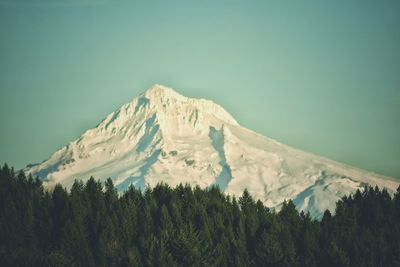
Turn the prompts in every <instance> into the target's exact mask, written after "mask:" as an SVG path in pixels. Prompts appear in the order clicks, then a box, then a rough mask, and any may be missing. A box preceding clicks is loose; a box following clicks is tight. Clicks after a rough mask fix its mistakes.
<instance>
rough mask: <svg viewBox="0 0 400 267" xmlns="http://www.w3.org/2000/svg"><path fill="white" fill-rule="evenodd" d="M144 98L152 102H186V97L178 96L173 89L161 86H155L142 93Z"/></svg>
mask: <svg viewBox="0 0 400 267" xmlns="http://www.w3.org/2000/svg"><path fill="white" fill-rule="evenodd" d="M144 96H145V97H146V98H148V99H150V100H153V101H156V100H158V101H168V99H176V100H180V101H185V100H187V97H185V96H183V95H181V94H179V93H178V92H176V91H175V90H174V89H172V88H169V87H166V86H164V85H161V84H155V85H153V86H151V87H150V88H149V89H147V91H146V92H144Z"/></svg>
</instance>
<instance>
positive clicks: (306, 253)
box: [0, 165, 400, 267]
mask: <svg viewBox="0 0 400 267" xmlns="http://www.w3.org/2000/svg"><path fill="white" fill-rule="evenodd" d="M0 266H327V267H329V266H400V187H399V188H398V189H397V192H396V193H395V194H394V196H391V195H390V194H389V193H388V192H387V191H386V190H385V189H383V190H380V189H379V188H377V187H375V188H372V187H365V189H364V190H363V191H360V190H357V191H356V192H355V193H354V194H353V195H351V196H345V197H343V198H342V199H341V200H340V201H338V202H337V205H336V211H335V215H332V214H331V213H330V212H329V211H326V212H325V213H324V216H323V218H322V220H321V221H317V220H313V219H311V218H310V216H309V214H306V213H304V212H300V213H299V212H298V211H297V210H296V208H295V205H294V204H293V202H292V201H287V202H285V203H284V204H283V206H282V209H281V210H280V211H279V212H275V211H274V210H270V209H268V208H267V207H265V206H264V205H263V203H262V202H261V201H255V200H254V199H253V198H252V197H251V195H250V194H249V192H248V191H247V190H245V191H244V192H243V194H242V196H241V197H239V198H238V199H236V198H235V197H230V196H227V195H225V194H223V193H221V191H220V190H219V189H218V188H216V187H212V188H208V189H200V188H199V187H194V188H192V187H190V186H189V185H178V186H177V187H175V188H171V187H169V186H168V185H166V184H159V185H157V186H156V187H154V188H152V189H150V188H148V189H146V191H145V192H141V191H140V190H137V189H135V188H134V187H133V186H131V187H129V189H128V190H127V191H126V192H124V193H123V194H122V195H119V194H118V193H117V191H116V189H115V188H114V185H113V182H112V180H111V179H108V180H107V181H106V182H105V184H104V185H103V184H102V183H100V182H98V181H96V180H95V179H93V178H90V179H89V180H88V181H87V182H86V183H83V182H82V181H75V183H74V184H73V186H72V188H71V190H70V191H69V192H68V191H66V190H65V189H64V188H63V187H62V186H61V185H56V186H55V187H54V190H53V191H52V192H49V191H46V190H44V188H43V186H42V183H41V182H40V181H39V180H38V179H34V178H32V176H28V177H26V176H25V175H24V173H23V172H20V173H18V174H16V173H15V172H14V170H13V169H12V168H9V167H8V166H7V165H4V166H3V167H2V168H0Z"/></svg>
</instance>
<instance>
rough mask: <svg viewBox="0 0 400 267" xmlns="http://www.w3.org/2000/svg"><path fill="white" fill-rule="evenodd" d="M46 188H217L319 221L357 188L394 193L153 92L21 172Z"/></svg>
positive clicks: (382, 181) (366, 175)
mask: <svg viewBox="0 0 400 267" xmlns="http://www.w3.org/2000/svg"><path fill="white" fill-rule="evenodd" d="M24 170H25V172H27V173H31V174H32V175H36V176H38V177H39V178H41V179H42V180H43V181H44V185H45V186H47V187H51V186H54V185H55V184H56V183H61V184H62V185H64V186H66V187H67V188H70V187H71V186H72V184H73V182H74V179H82V180H87V179H88V178H89V177H90V176H94V177H95V178H97V179H100V180H101V181H104V180H105V179H107V178H108V177H111V178H112V179H113V181H114V184H115V185H116V187H117V189H118V190H119V191H124V190H126V189H127V188H128V187H129V186H130V185H134V186H135V187H138V188H141V189H143V188H145V186H147V185H149V186H155V185H156V184H157V183H159V182H166V183H168V184H170V185H171V186H175V185H177V184H179V183H189V184H191V185H199V186H200V187H207V186H211V185H218V186H219V187H220V188H221V190H223V191H224V192H226V193H228V194H231V195H236V196H239V195H241V194H242V192H243V190H244V189H245V188H247V189H248V191H249V192H250V193H251V194H252V195H253V196H254V197H255V198H257V199H260V200H261V201H263V202H264V203H265V204H266V205H267V206H269V207H275V208H279V207H280V205H281V204H282V202H283V201H284V200H286V199H293V201H294V203H295V204H296V206H297V207H298V208H299V209H300V210H305V211H309V212H310V213H311V216H313V217H316V218H319V217H321V215H322V214H323V212H324V211H325V209H330V210H331V211H333V210H334V208H335V202H336V201H337V200H338V199H339V198H341V197H342V196H343V195H346V194H350V193H352V192H354V191H355V190H356V189H358V188H362V187H363V186H364V185H372V186H375V185H378V186H379V187H381V188H383V187H386V188H387V189H388V191H389V192H394V191H395V190H396V188H397V186H398V185H399V183H398V182H396V181H395V180H393V179H390V178H388V177H384V176H381V175H378V174H375V173H370V172H366V171H363V170H360V169H357V168H353V167H350V166H347V165H344V164H341V163H337V162H334V161H331V160H328V159H325V158H322V157H319V156H316V155H313V154H310V153H306V152H303V151H300V150H297V149H294V148H292V147H289V146H286V145H284V144H281V143H279V142H277V141H275V140H272V139H269V138H267V137H264V136H262V135H260V134H257V133H255V132H253V131H251V130H248V129H246V128H244V127H241V126H240V125H239V124H238V123H237V122H236V120H235V119H234V118H233V117H232V116H231V115H230V114H229V113H228V112H226V111H225V110H224V109H223V108H222V107H221V106H219V105H217V104H215V103H214V102H212V101H209V100H205V99H194V98H188V97H185V96H182V95H180V94H179V93H177V92H176V91H174V90H173V89H171V88H168V87H165V86H162V85H154V86H152V87H151V88H150V89H148V90H147V91H146V92H144V93H143V94H141V95H139V96H138V97H136V98H134V99H133V100H132V101H131V102H130V103H128V104H125V105H123V106H122V107H121V108H119V109H118V110H116V111H114V112H113V113H111V114H110V115H108V116H107V117H106V118H105V119H104V120H103V121H102V122H101V123H100V124H99V125H98V126H97V127H95V128H93V129H90V130H88V131H86V132H85V133H83V134H82V135H81V136H80V137H79V138H78V139H77V140H75V141H72V142H71V143H69V144H68V145H67V146H64V147H63V148H61V149H60V150H58V151H56V152H55V153H54V154H53V155H52V156H51V157H50V158H49V159H48V160H46V161H44V162H42V163H40V164H35V165H30V166H28V167H26V168H25V169H24Z"/></svg>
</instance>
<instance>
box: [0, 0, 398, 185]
mask: <svg viewBox="0 0 400 267" xmlns="http://www.w3.org/2000/svg"><path fill="white" fill-rule="evenodd" d="M399 29H400V1H398V0H394V1H387V0H376V1H369V0H363V1H355V0H353V1H351V0H337V1H289V0H288V1H278V0H276V1H267V0H259V1H256V0H248V1H244V0H210V1H144V0H143V1H134V0H115V1H114V0H85V1H81V0H29V1H28V0H0V121H1V125H2V127H1V131H0V163H1V164H2V163H4V162H7V163H9V164H10V165H13V166H15V167H16V168H20V167H23V166H24V165H26V164H28V163H34V162H40V161H42V160H44V159H46V158H47V157H49V156H50V155H51V153H52V152H54V151H55V150H56V149H58V148H60V147H61V146H63V145H65V144H67V143H68V142H69V141H71V140H73V139H75V138H77V137H78V136H79V135H80V134H81V133H82V132H83V131H84V130H86V129H87V128H90V127H94V126H95V125H97V123H98V122H99V121H100V120H101V119H103V118H104V117H105V116H106V115H107V114H108V113H110V112H112V111H113V110H115V109H116V108H118V107H119V106H120V105H122V104H124V103H126V102H129V101H130V100H131V99H132V98H133V97H135V96H136V95H138V94H139V93H140V92H142V91H144V90H145V89H146V88H148V87H149V86H151V85H152V84H154V83H160V84H164V85H167V86H169V87H173V88H175V89H176V90H177V91H179V92H180V93H182V94H184V95H186V96H190V97H203V98H209V99H212V100H214V101H215V102H217V103H219V104H221V105H222V106H223V107H225V108H226V109H227V110H228V111H229V112H230V113H231V114H232V115H233V116H234V117H235V118H237V120H238V121H239V122H240V123H241V124H242V125H244V126H246V127H248V128H250V129H252V130H255V131H257V132H260V133H262V134H264V135H266V136H269V137H272V138H275V139H277V140H279V141H281V142H284V143H287V144H289V145H292V146H295V147H298V148H301V149H303V150H306V151H310V152H314V153H316V154H320V155H323V156H326V157H329V158H332V159H334V160H337V161H341V162H345V163H348V164H351V165H355V166H358V167H360V168H364V169H367V170H371V171H375V172H378V173H382V174H386V175H390V176H393V177H397V178H400V141H399V137H400V51H399V48H400V30H399Z"/></svg>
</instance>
